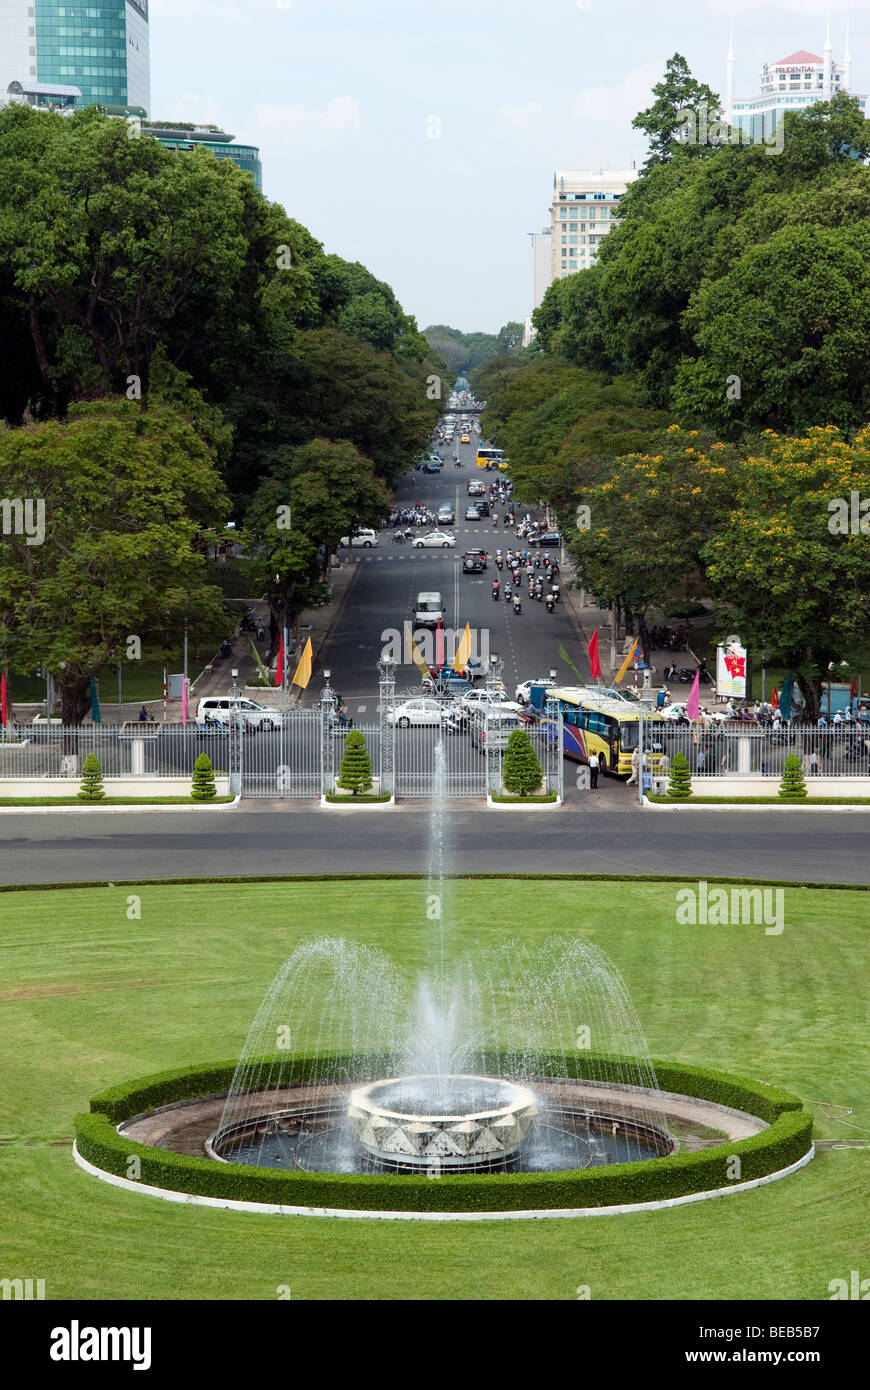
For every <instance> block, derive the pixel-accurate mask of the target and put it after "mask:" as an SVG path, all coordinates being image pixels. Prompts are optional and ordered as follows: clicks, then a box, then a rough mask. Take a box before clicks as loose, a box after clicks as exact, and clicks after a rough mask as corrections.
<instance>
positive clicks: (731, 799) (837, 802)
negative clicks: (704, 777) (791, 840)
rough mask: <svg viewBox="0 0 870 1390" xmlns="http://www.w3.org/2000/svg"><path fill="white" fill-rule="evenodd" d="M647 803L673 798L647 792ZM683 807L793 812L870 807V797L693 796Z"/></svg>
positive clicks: (668, 803) (663, 802)
mask: <svg viewBox="0 0 870 1390" xmlns="http://www.w3.org/2000/svg"><path fill="white" fill-rule="evenodd" d="M646 799H647V801H652V802H653V803H654V804H655V805H656V806H673V805H674V798H673V797H672V796H655V795H654V794H653V793H652V792H647V794H646ZM680 804H681V805H682V806H785V807H786V808H787V809H788V810H791V808H792V806H803V807H808V808H809V810H812V808H813V807H814V806H870V796H808V797H807V799H806V800H805V801H798V800H793V801H789V800H788V799H786V798H783V797H781V796H695V794H694V792H693V793H692V795H691V796H688V797H686V798H685V800H684V801H682V802H681V803H680Z"/></svg>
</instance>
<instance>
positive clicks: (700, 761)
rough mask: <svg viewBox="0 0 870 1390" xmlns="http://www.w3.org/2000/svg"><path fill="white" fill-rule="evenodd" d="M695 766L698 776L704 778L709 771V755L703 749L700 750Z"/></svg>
mask: <svg viewBox="0 0 870 1390" xmlns="http://www.w3.org/2000/svg"><path fill="white" fill-rule="evenodd" d="M695 766H696V768H697V772H698V776H699V777H703V775H704V773H705V772H706V770H707V754H706V753H705V752H704V749H703V748H699V749H698V756H697V759H696V763H695Z"/></svg>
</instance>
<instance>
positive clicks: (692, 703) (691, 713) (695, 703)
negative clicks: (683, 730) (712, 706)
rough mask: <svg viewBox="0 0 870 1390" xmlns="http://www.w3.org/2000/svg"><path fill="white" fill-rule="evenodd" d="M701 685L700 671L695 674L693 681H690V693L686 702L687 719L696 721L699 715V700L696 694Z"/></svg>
mask: <svg viewBox="0 0 870 1390" xmlns="http://www.w3.org/2000/svg"><path fill="white" fill-rule="evenodd" d="M700 684H701V672H700V669H699V670H697V671H696V672H695V679H694V680H693V681H692V693H691V695H690V696H689V698H688V700H687V701H686V715H687V717H688V718H689V719H697V718H698V717H699V715H700V713H701V698H700V696H699V694H698V687H699V686H700Z"/></svg>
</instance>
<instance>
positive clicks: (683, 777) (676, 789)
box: [668, 753, 692, 801]
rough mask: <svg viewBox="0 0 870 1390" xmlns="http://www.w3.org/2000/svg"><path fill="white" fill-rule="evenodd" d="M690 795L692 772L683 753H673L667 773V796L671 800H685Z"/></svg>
mask: <svg viewBox="0 0 870 1390" xmlns="http://www.w3.org/2000/svg"><path fill="white" fill-rule="evenodd" d="M691 795H692V773H691V771H690V769H689V764H688V762H687V761H686V755H685V753H676V754H674V761H673V762H672V763H671V770H670V772H669V773H668V796H669V797H671V799H672V800H673V801H687V800H688V799H689V797H690V796H691Z"/></svg>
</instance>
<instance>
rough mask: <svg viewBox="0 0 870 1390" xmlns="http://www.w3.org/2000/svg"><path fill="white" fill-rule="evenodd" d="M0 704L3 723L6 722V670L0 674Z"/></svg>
mask: <svg viewBox="0 0 870 1390" xmlns="http://www.w3.org/2000/svg"><path fill="white" fill-rule="evenodd" d="M0 706H2V709H0V714H2V718H3V723H4V724H5V723H6V672H5V671H4V672H3V674H2V675H0Z"/></svg>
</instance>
